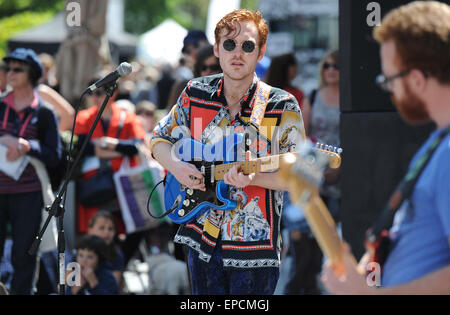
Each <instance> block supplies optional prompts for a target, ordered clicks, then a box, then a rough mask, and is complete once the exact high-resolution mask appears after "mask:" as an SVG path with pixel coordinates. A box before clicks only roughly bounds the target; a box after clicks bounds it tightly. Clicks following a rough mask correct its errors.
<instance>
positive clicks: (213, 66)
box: [201, 63, 220, 72]
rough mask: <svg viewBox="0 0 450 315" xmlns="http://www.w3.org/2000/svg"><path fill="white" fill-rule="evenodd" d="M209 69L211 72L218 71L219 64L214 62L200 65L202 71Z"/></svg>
mask: <svg viewBox="0 0 450 315" xmlns="http://www.w3.org/2000/svg"><path fill="white" fill-rule="evenodd" d="M208 69H209V70H210V71H213V72H215V71H220V66H219V65H218V64H217V63H215V64H212V65H203V66H202V67H201V70H202V71H206V70H208Z"/></svg>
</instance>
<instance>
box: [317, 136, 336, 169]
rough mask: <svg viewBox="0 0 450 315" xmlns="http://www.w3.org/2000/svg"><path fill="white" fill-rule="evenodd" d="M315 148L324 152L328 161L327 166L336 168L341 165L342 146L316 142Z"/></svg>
mask: <svg viewBox="0 0 450 315" xmlns="http://www.w3.org/2000/svg"><path fill="white" fill-rule="evenodd" d="M315 149H316V150H317V151H319V152H321V153H324V154H325V155H326V156H327V157H328V160H329V162H330V163H329V165H328V166H329V167H331V168H338V167H339V166H341V154H342V148H338V147H334V146H332V145H327V144H323V143H320V142H317V143H316V145H315Z"/></svg>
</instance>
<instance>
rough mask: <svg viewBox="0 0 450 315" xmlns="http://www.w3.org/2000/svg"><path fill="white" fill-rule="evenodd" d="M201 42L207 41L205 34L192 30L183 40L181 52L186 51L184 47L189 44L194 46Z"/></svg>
mask: <svg viewBox="0 0 450 315" xmlns="http://www.w3.org/2000/svg"><path fill="white" fill-rule="evenodd" d="M202 40H206V41H207V40H208V38H207V37H206V34H205V32H203V31H200V30H193V31H189V32H188V33H187V35H186V37H185V38H184V39H183V49H182V52H184V51H185V49H186V45H189V44H195V43H198V42H199V41H202Z"/></svg>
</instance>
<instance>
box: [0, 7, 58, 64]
mask: <svg viewBox="0 0 450 315" xmlns="http://www.w3.org/2000/svg"><path fill="white" fill-rule="evenodd" d="M53 15H54V12H53V11H46V12H28V11H27V12H23V13H19V14H15V15H13V16H11V17H7V18H2V19H0V30H2V31H1V32H0V58H3V57H4V56H5V54H6V50H7V45H8V40H9V39H10V38H11V37H12V36H14V35H15V34H17V33H20V32H21V31H23V30H26V29H28V28H30V27H33V26H36V25H39V24H42V23H45V22H47V21H49V20H50V19H51V18H52V17H53Z"/></svg>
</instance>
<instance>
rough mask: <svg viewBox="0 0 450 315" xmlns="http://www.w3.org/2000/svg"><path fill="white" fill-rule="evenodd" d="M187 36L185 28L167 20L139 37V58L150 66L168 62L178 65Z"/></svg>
mask: <svg viewBox="0 0 450 315" xmlns="http://www.w3.org/2000/svg"><path fill="white" fill-rule="evenodd" d="M186 35H187V30H186V29H185V28H184V27H182V26H181V25H179V24H178V23H176V22H175V21H173V20H171V19H167V20H165V21H164V22H162V23H161V24H159V25H158V26H156V27H155V28H153V29H151V30H149V31H148V32H146V33H144V34H142V35H141V36H140V37H139V41H138V48H137V56H138V58H139V59H141V60H144V61H147V62H149V63H150V64H157V63H166V62H167V63H170V64H172V65H176V64H177V63H178V61H179V59H180V57H181V49H182V48H183V39H184V37H185V36H186Z"/></svg>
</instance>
